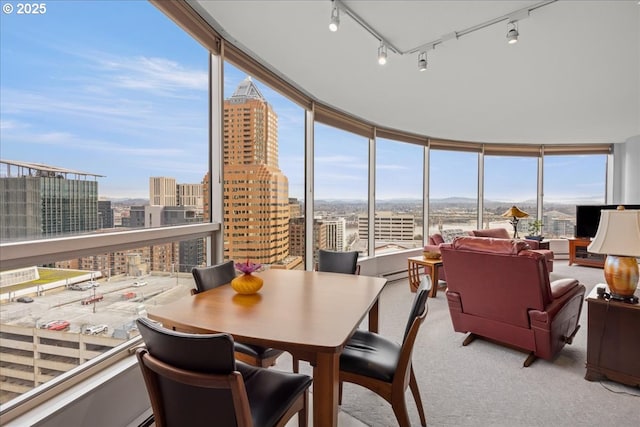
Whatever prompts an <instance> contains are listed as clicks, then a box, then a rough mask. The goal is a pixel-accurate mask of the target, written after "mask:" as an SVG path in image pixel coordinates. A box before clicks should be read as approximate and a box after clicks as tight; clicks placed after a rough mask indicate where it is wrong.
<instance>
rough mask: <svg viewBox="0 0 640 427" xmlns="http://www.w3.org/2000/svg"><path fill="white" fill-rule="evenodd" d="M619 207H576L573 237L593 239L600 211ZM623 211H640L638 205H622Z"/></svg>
mask: <svg viewBox="0 0 640 427" xmlns="http://www.w3.org/2000/svg"><path fill="white" fill-rule="evenodd" d="M618 206H620V205H577V206H576V233H575V235H576V236H575V237H579V238H593V237H595V235H596V232H597V231H598V224H599V223H600V211H601V210H603V209H616V208H617V207H618ZM622 206H624V208H625V209H640V205H622Z"/></svg>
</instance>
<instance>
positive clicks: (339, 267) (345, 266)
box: [316, 249, 360, 274]
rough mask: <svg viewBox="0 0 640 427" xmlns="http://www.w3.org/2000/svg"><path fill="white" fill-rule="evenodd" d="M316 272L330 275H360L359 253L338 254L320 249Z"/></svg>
mask: <svg viewBox="0 0 640 427" xmlns="http://www.w3.org/2000/svg"><path fill="white" fill-rule="evenodd" d="M316 270H317V271H326V272H329V273H344V274H360V266H359V265H358V252H357V251H351V252H338V251H327V250H324V249H320V250H319V251H318V263H317V264H316Z"/></svg>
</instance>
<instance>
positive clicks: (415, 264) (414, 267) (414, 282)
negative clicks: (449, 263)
mask: <svg viewBox="0 0 640 427" xmlns="http://www.w3.org/2000/svg"><path fill="white" fill-rule="evenodd" d="M407 262H408V265H407V271H408V273H409V289H411V292H416V291H417V290H418V287H419V286H420V270H421V269H422V268H421V267H427V268H428V269H429V275H430V276H431V291H430V292H429V296H430V297H431V298H435V297H436V295H437V294H438V268H439V267H442V258H437V259H432V258H425V257H423V256H413V257H410V258H409V259H408V260H407Z"/></svg>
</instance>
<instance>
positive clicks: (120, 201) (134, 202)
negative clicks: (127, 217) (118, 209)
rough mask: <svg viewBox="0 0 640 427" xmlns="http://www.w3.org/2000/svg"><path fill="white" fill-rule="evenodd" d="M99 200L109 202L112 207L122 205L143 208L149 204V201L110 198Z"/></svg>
mask: <svg viewBox="0 0 640 427" xmlns="http://www.w3.org/2000/svg"><path fill="white" fill-rule="evenodd" d="M100 200H110V201H111V204H113V205H124V206H144V205H148V204H149V199H142V198H140V199H128V198H113V199H112V198H110V197H100Z"/></svg>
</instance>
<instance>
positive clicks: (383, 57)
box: [378, 42, 387, 65]
mask: <svg viewBox="0 0 640 427" xmlns="http://www.w3.org/2000/svg"><path fill="white" fill-rule="evenodd" d="M386 63H387V47H386V46H385V45H384V42H380V47H379V48H378V64H380V65H384V64H386Z"/></svg>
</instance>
